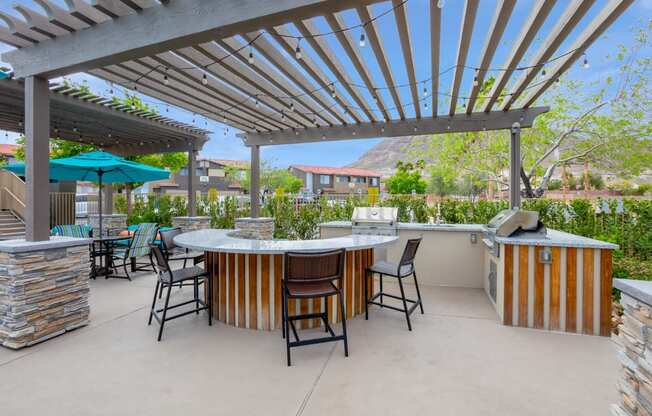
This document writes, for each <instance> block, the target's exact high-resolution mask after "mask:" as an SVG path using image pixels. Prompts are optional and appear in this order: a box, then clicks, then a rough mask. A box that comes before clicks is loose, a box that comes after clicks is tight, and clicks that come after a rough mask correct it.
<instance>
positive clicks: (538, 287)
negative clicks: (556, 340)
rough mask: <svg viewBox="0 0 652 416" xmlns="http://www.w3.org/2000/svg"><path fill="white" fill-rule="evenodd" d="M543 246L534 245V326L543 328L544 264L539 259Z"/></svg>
mask: <svg viewBox="0 0 652 416" xmlns="http://www.w3.org/2000/svg"><path fill="white" fill-rule="evenodd" d="M542 251H543V247H541V246H536V247H534V327H535V328H539V329H540V328H543V321H544V318H543V311H544V305H543V301H544V290H545V288H544V284H543V282H544V264H543V263H541V262H540V261H539V259H540V258H541V257H540V256H541V252H542Z"/></svg>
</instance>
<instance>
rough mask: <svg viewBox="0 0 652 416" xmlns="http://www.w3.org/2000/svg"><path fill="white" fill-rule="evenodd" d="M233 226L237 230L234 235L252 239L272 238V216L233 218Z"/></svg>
mask: <svg viewBox="0 0 652 416" xmlns="http://www.w3.org/2000/svg"><path fill="white" fill-rule="evenodd" d="M235 228H236V229H237V230H238V231H237V232H236V233H234V235H236V236H237V237H240V238H249V239H252V240H272V239H274V218H270V217H261V218H249V217H247V218H238V219H236V220H235Z"/></svg>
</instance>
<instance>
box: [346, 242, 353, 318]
mask: <svg viewBox="0 0 652 416" xmlns="http://www.w3.org/2000/svg"><path fill="white" fill-rule="evenodd" d="M345 280H346V283H345V284H344V297H345V302H344V305H345V307H346V311H345V312H346V317H347V319H348V318H351V317H353V307H352V306H353V253H352V252H350V251H347V252H346V276H345Z"/></svg>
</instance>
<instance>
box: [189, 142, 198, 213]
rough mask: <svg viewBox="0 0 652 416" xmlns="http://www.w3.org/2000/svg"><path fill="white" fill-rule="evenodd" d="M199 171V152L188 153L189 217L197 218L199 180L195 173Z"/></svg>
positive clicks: (191, 151)
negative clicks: (196, 197) (196, 198)
mask: <svg viewBox="0 0 652 416" xmlns="http://www.w3.org/2000/svg"><path fill="white" fill-rule="evenodd" d="M196 170H197V151H196V150H194V149H193V150H189V151H188V216H189V217H196V216H197V203H196V201H195V195H196V191H197V178H196V177H195V176H196V175H195V172H196Z"/></svg>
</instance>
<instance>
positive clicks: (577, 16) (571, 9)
mask: <svg viewBox="0 0 652 416" xmlns="http://www.w3.org/2000/svg"><path fill="white" fill-rule="evenodd" d="M594 3H595V0H581V1H576V2H571V3H570V4H569V5H568V7H567V8H566V11H565V12H564V15H563V16H561V18H560V19H559V21H558V22H557V24H556V25H555V27H554V28H553V29H552V31H551V32H550V34H549V35H548V37H547V38H546V40H545V42H544V43H543V45H542V46H541V47H540V48H539V50H538V51H537V53H536V54H535V55H534V57H533V58H532V59H531V60H530V63H529V65H528V66H530V67H531V68H530V69H529V70H528V71H525V72H524V74H523V75H522V76H521V77H520V78H519V80H518V81H517V82H516V84H514V86H512V88H511V93H510V95H509V97H508V98H507V100H505V102H504V103H503V107H502V110H509V109H510V108H511V107H512V105H513V104H514V103H515V102H516V100H517V99H518V98H519V97H520V96H521V94H522V93H523V91H525V89H526V88H527V86H528V85H530V83H531V82H532V81H533V80H534V78H535V77H536V76H537V74H539V73H540V72H541V70H542V69H543V67H542V65H543V63H544V62H546V61H547V60H549V59H550V58H551V57H552V54H553V53H555V51H556V50H557V49H558V48H559V46H561V44H562V43H563V42H564V41H565V40H566V38H567V37H568V35H569V34H570V33H571V32H572V30H573V29H574V28H575V27H576V26H577V24H578V23H579V22H580V20H582V18H583V17H584V15H586V13H587V12H588V11H589V9H590V8H591V6H593V4H594Z"/></svg>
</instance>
